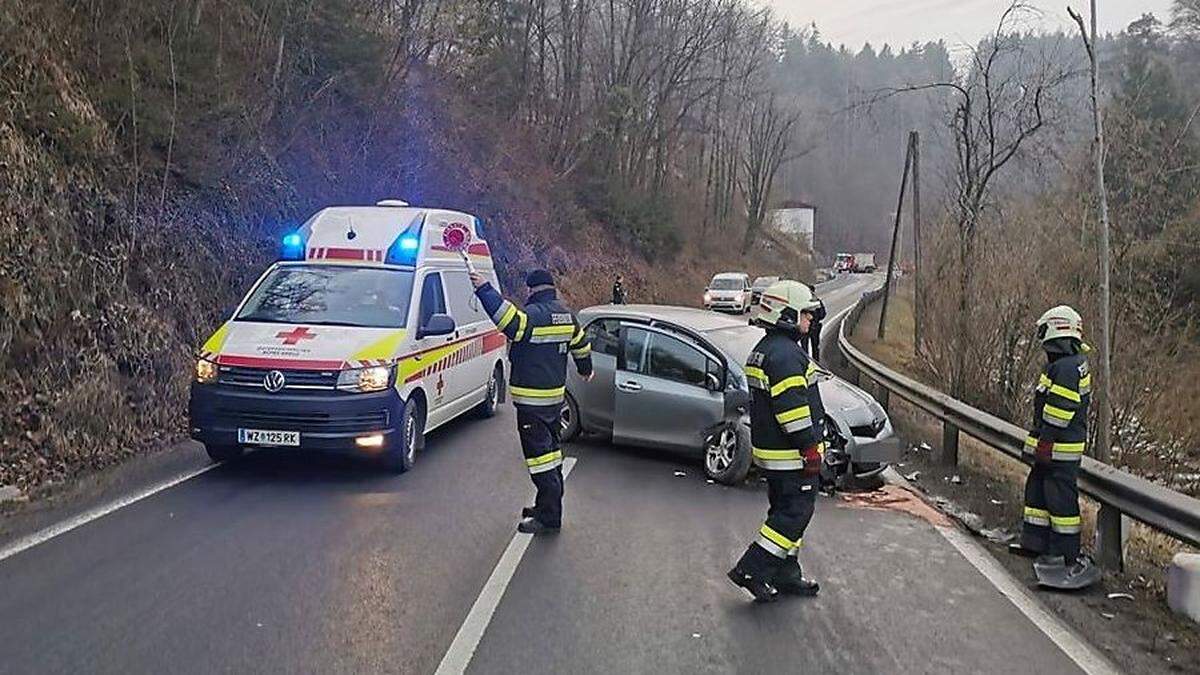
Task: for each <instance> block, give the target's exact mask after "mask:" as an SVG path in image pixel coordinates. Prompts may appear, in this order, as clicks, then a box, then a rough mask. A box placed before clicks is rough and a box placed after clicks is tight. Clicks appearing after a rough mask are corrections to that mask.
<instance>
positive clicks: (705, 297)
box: [704, 291, 712, 302]
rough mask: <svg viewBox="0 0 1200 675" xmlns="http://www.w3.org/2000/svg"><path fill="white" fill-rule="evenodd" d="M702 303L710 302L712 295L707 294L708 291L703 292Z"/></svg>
mask: <svg viewBox="0 0 1200 675" xmlns="http://www.w3.org/2000/svg"><path fill="white" fill-rule="evenodd" d="M704 301H705V302H712V293H709V292H708V291H705V292H704Z"/></svg>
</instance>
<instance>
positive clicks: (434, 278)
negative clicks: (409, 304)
mask: <svg viewBox="0 0 1200 675" xmlns="http://www.w3.org/2000/svg"><path fill="white" fill-rule="evenodd" d="M445 313H446V295H445V293H443V292H442V275H440V274H437V273H434V274H430V275H428V276H426V277H425V283H424V285H423V286H421V315H420V317H419V318H418V323H417V326H418V327H419V326H424V325H425V324H427V323H429V318H430V317H432V316H433V315H434V314H445Z"/></svg>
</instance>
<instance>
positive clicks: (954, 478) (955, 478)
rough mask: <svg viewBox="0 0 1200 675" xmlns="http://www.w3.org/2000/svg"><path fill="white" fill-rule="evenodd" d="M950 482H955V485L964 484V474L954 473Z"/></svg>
mask: <svg viewBox="0 0 1200 675" xmlns="http://www.w3.org/2000/svg"><path fill="white" fill-rule="evenodd" d="M950 482H951V483H954V484H955V485H962V482H963V481H962V476H959V475H958V474H954V475H953V476H951V477H950Z"/></svg>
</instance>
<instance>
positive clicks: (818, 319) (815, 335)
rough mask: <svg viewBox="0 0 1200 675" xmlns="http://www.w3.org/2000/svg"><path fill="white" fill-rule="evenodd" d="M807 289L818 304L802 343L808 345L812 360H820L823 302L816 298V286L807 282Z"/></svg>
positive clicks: (823, 314) (823, 319) (823, 313)
mask: <svg viewBox="0 0 1200 675" xmlns="http://www.w3.org/2000/svg"><path fill="white" fill-rule="evenodd" d="M808 290H809V291H810V292H811V293H812V294H813V298H815V299H816V301H817V302H818V303H820V306H819V307H817V308H816V309H815V310H813V313H812V323H811V324H810V325H809V327H808V332H807V333H805V334H804V343H805V344H806V345H807V346H808V355H809V356H810V357H812V360H813V361H817V362H819V361H820V360H821V327H822V326H823V325H824V321H825V302H824V301H823V300H821V299H820V298H817V288H816V286H813V285H812V284H808Z"/></svg>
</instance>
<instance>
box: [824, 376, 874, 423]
mask: <svg viewBox="0 0 1200 675" xmlns="http://www.w3.org/2000/svg"><path fill="white" fill-rule="evenodd" d="M817 386H818V387H819V388H820V390H821V402H822V403H824V404H825V412H827V413H831V414H836V415H837V416H838V417H840V418H842V419H844V420H845V421H846V423H847V424H848V425H849V426H860V425H866V424H870V423H871V422H873V421H875V420H876V419H880V418H885V417H886V414H885V413H884V411H883V408H881V407H880V406H879V404H878V403H877V402H876V401H875V399H873V398H871V396H870V395H868V394H867V393H866V392H865V391H863V390H861V389H859V388H858V387H855V386H854V385H852V384H850V383H848V382H846V381H844V380H840V379H829V380H824V381H823V382H821V383H820V384H818V385H817Z"/></svg>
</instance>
